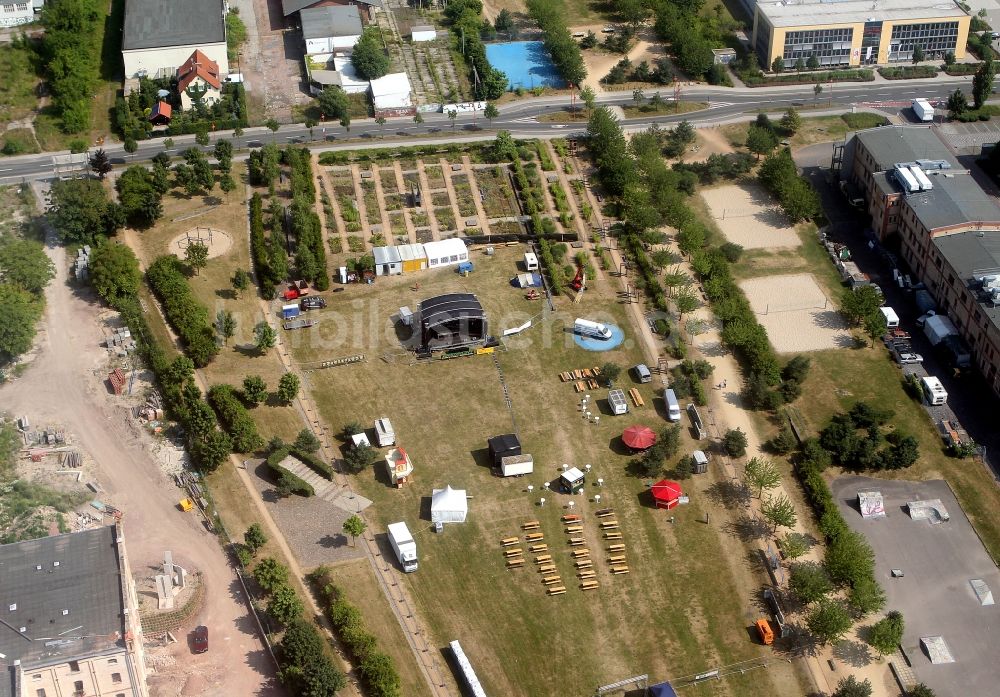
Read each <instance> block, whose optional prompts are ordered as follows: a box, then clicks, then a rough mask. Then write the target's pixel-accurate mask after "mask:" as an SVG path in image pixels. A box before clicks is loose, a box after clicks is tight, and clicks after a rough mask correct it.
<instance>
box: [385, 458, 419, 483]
mask: <svg viewBox="0 0 1000 697" xmlns="http://www.w3.org/2000/svg"><path fill="white" fill-rule="evenodd" d="M385 468H386V471H387V472H388V473H389V481H390V483H391V484H392V485H393V486H394V487H396V488H397V489H398V488H400V487H402V486H403V485H404V484H406V482H407V481H409V478H410V475H411V474H413V462H411V461H410V456H409V455H407V454H406V451H405V450H403V449H402V448H393V449H392V450H390V451H389V454H388V455H386V456H385Z"/></svg>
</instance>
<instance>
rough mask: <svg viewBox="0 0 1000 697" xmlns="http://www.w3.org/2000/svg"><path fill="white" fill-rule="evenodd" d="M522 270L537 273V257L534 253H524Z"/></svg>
mask: <svg viewBox="0 0 1000 697" xmlns="http://www.w3.org/2000/svg"><path fill="white" fill-rule="evenodd" d="M524 270H525V271H538V256H536V255H535V253H534V252H525V253H524Z"/></svg>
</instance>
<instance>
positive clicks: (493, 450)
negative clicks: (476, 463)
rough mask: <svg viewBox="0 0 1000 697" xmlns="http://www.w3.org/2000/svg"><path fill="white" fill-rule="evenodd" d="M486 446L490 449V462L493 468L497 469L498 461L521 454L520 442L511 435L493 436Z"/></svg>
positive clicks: (515, 436)
mask: <svg viewBox="0 0 1000 697" xmlns="http://www.w3.org/2000/svg"><path fill="white" fill-rule="evenodd" d="M487 444H488V445H489V448H490V461H491V462H492V463H493V466H494V467H499V466H500V461H501V460H502V459H503V458H505V457H510V456H512V455H520V454H521V440H520V439H519V438H518V437H517V435H515V434H513V433H505V434H503V435H502V436H493V437H492V438H490V439H489V440H488V441H487Z"/></svg>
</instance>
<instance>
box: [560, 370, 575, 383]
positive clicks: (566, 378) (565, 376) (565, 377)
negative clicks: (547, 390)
mask: <svg viewBox="0 0 1000 697" xmlns="http://www.w3.org/2000/svg"><path fill="white" fill-rule="evenodd" d="M559 379H560V380H562V381H563V382H569V381H570V380H572V379H573V373H571V372H569V371H568V370H567V371H563V372H562V373H559Z"/></svg>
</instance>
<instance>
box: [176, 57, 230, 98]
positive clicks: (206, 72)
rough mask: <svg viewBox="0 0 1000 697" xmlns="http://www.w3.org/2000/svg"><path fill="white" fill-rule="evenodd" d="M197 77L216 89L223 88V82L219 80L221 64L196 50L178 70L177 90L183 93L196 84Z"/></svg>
mask: <svg viewBox="0 0 1000 697" xmlns="http://www.w3.org/2000/svg"><path fill="white" fill-rule="evenodd" d="M196 77H200V78H201V79H202V80H204V81H205V82H207V83H208V84H209V85H211V86H212V87H214V88H215V89H221V88H222V81H221V80H220V79H219V64H218V63H216V62H215V61H214V60H212V59H211V58H209V57H208V56H206V55H205V54H204V53H202V52H201V51H198V50H195V52H194V53H192V54H191V56H190V57H189V58H188V59H187V60H186V61H184V65H182V66H181V67H179V68H178V69H177V78H178V79H177V89H178V90H179V91H180V92H183V91H184V90H186V89H187V88H188V87H189V86H190V85H191V83H192V82H194V79H195V78H196Z"/></svg>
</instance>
